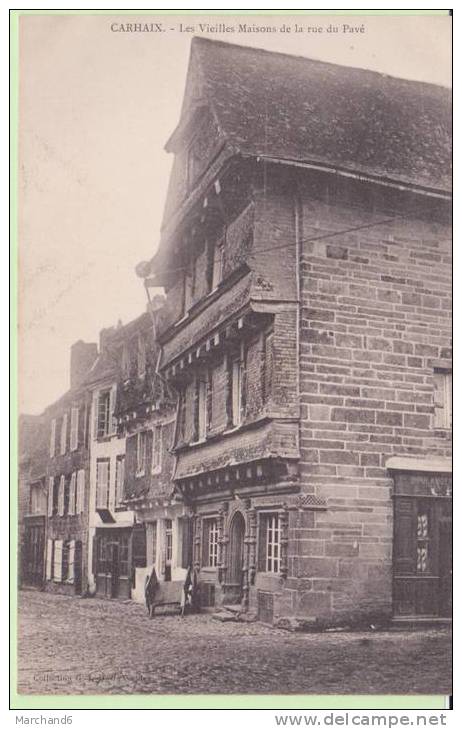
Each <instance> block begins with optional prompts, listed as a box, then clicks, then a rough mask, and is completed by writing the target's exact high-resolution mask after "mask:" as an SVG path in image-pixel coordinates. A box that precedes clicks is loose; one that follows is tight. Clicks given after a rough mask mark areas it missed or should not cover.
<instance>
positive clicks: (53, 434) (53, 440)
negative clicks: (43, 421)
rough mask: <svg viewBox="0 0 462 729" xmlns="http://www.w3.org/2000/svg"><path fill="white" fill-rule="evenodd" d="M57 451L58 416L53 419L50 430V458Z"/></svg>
mask: <svg viewBox="0 0 462 729" xmlns="http://www.w3.org/2000/svg"><path fill="white" fill-rule="evenodd" d="M55 451H56V418H53V420H52V421H51V430H50V458H53V456H54V455H55Z"/></svg>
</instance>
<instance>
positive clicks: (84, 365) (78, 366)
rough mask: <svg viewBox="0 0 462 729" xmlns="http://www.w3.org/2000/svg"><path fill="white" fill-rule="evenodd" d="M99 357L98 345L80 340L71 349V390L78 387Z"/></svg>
mask: <svg viewBox="0 0 462 729" xmlns="http://www.w3.org/2000/svg"><path fill="white" fill-rule="evenodd" d="M97 356H98V345H97V344H96V343H94V342H91V343H89V342H83V341H82V340H81V339H79V341H78V342H74V344H73V345H72V347H71V389H73V388H74V387H78V386H79V385H80V384H81V383H82V382H83V380H84V378H85V376H86V374H87V373H88V370H89V369H90V367H91V366H92V364H93V363H94V361H95V359H96V357H97Z"/></svg>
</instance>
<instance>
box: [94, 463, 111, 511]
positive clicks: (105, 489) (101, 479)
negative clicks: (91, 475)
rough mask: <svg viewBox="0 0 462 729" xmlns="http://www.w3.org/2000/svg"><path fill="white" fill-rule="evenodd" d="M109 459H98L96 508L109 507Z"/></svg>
mask: <svg viewBox="0 0 462 729" xmlns="http://www.w3.org/2000/svg"><path fill="white" fill-rule="evenodd" d="M109 464H110V462H109V458H98V460H97V461H96V508H97V509H107V508H108V507H109V478H110V465H109Z"/></svg>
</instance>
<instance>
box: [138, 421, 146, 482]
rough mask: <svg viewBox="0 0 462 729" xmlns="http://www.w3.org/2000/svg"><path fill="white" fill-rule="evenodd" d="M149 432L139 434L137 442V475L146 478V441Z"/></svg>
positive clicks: (143, 431) (144, 431)
mask: <svg viewBox="0 0 462 729" xmlns="http://www.w3.org/2000/svg"><path fill="white" fill-rule="evenodd" d="M147 435H148V434H147V431H146V430H142V431H141V433H138V435H137V440H136V475H137V476H144V473H145V470H146V441H147Z"/></svg>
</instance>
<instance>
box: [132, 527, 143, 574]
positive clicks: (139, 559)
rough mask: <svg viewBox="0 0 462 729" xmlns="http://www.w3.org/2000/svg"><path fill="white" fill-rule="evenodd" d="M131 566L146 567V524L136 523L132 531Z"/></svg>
mask: <svg viewBox="0 0 462 729" xmlns="http://www.w3.org/2000/svg"><path fill="white" fill-rule="evenodd" d="M132 560H133V567H146V525H145V524H136V525H135V526H134V527H133V532H132Z"/></svg>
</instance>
